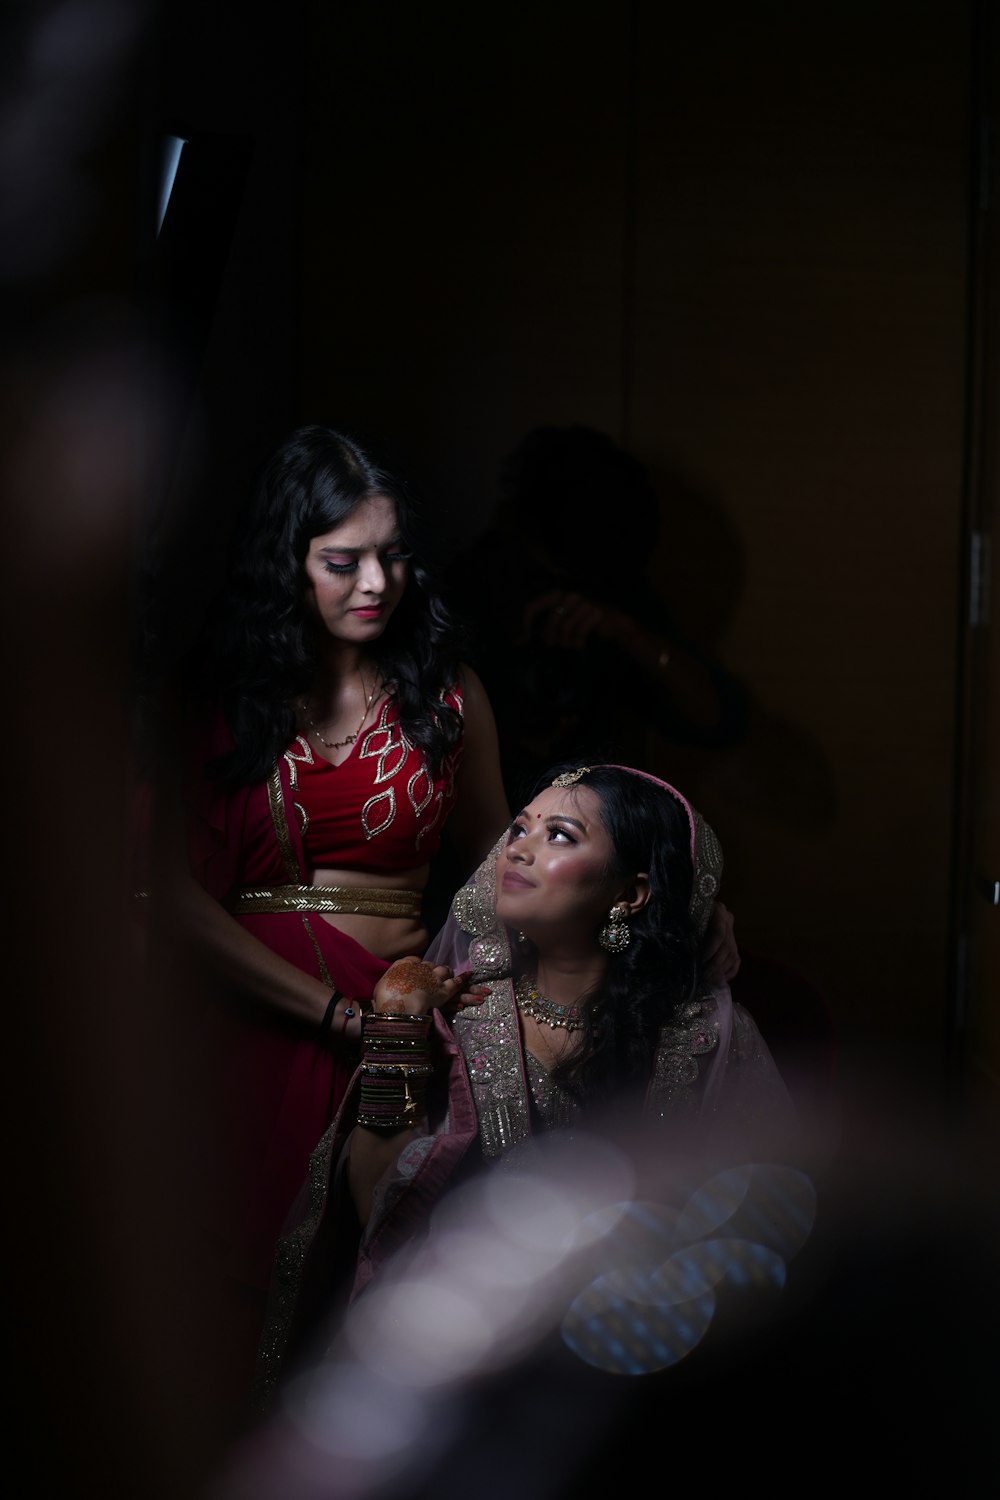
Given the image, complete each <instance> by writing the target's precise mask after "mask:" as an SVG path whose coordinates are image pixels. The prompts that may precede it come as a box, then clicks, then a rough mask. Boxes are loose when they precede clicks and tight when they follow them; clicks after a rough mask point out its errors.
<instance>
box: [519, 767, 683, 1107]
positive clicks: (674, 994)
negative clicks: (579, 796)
mask: <svg viewBox="0 0 1000 1500" xmlns="http://www.w3.org/2000/svg"><path fill="white" fill-rule="evenodd" d="M578 764H579V763H578V762H577V763H576V765H574V764H567V765H559V766H554V767H553V768H552V769H551V770H550V771H547V772H546V773H545V776H544V777H542V778H541V780H540V781H539V782H538V784H537V786H536V795H537V793H538V792H539V791H541V790H542V789H543V788H544V787H547V786H550V785H551V783H552V781H553V779H554V778H555V777H556V776H558V775H559V774H560V772H562V771H572V770H575V769H577V765H578ZM583 787H588V788H589V789H590V790H591V791H593V792H595V793H596V794H597V796H598V797H599V798H600V801H601V821H602V823H603V824H604V827H605V829H606V830H607V832H608V835H609V836H610V839H611V844H612V848H613V854H612V859H611V869H610V871H609V873H611V874H613V875H616V876H622V877H623V878H624V877H627V876H629V875H631V874H635V873H636V872H638V871H640V870H641V871H646V872H647V873H648V875H649V897H648V899H647V901H646V902H645V904H644V905H643V906H642V907H641V908H640V909H639V910H638V911H637V912H636V913H635V914H634V915H633V916H632V917H631V918H630V919H629V924H628V925H629V931H630V934H631V940H630V942H629V944H628V947H627V948H625V949H624V951H623V952H621V953H609V954H608V963H607V968H606V971H605V974H604V977H603V978H602V980H601V981H600V983H599V984H598V986H597V987H596V988H595V989H594V990H593V991H591V994H590V1004H589V1006H588V1007H587V1009H586V1011H585V1014H586V1016H587V1017H588V1024H587V1025H586V1026H585V1028H584V1030H583V1033H582V1042H581V1045H580V1047H579V1048H578V1050H577V1051H576V1053H575V1054H574V1056H573V1058H572V1060H571V1061H570V1062H568V1063H567V1064H565V1065H563V1066H562V1067H561V1068H559V1069H558V1070H557V1071H556V1074H555V1076H556V1077H557V1078H558V1080H559V1082H560V1083H562V1084H563V1085H564V1086H565V1087H566V1088H567V1089H568V1090H569V1092H570V1093H572V1094H573V1095H574V1096H575V1097H576V1098H577V1099H578V1100H579V1101H580V1102H581V1103H585V1104H587V1105H604V1104H606V1103H608V1102H610V1101H611V1100H612V1099H613V1098H620V1097H621V1094H622V1091H623V1090H624V1091H632V1092H633V1093H634V1094H635V1095H636V1097H640V1096H641V1094H642V1092H643V1091H644V1090H645V1087H646V1085H647V1084H648V1082H649V1078H650V1074H651V1071H652V1066H653V1059H654V1056H655V1053H656V1045H657V1038H658V1036H659V1032H660V1028H661V1027H662V1026H664V1025H666V1024H667V1023H669V1022H670V1021H671V1020H673V1018H674V1017H675V1016H676V1014H677V1012H678V1009H679V1007H680V1006H681V1005H683V1004H684V1003H685V1001H687V1000H689V999H690V998H691V997H692V995H693V993H694V991H695V988H696V984H697V979H698V961H697V954H698V949H699V934H698V933H697V932H696V930H695V924H694V921H693V919H692V917H691V914H690V910H689V908H690V904H691V893H692V885H693V880H694V870H693V867H692V863H691V830H690V824H689V822H688V817H687V813H686V811H685V810H684V808H683V806H682V805H681V803H680V802H678V800H677V798H676V797H674V796H673V795H672V794H671V793H670V792H668V791H667V790H666V788H665V787H661V786H658V785H657V784H656V783H655V782H653V781H649V780H647V779H646V778H645V777H643V776H636V775H634V774H632V773H630V772H629V771H627V770H624V769H621V768H619V767H616V766H595V767H594V768H593V769H592V770H588V771H587V772H586V774H585V775H584V776H583V777H582V778H581V780H580V781H578V782H576V783H575V784H574V785H573V786H572V787H570V788H569V794H570V796H572V795H573V792H574V791H576V790H577V789H579V788H583Z"/></svg>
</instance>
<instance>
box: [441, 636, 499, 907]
mask: <svg viewBox="0 0 1000 1500" xmlns="http://www.w3.org/2000/svg"><path fill="white" fill-rule="evenodd" d="M462 690H463V696H464V708H463V713H464V718H465V744H464V749H463V753H462V763H461V765H460V766H459V770H458V777H457V788H458V797H457V800H456V802H455V805H454V807H453V808H452V810H451V813H450V815H449V818H448V823H447V837H448V842H449V844H450V846H451V848H452V849H453V851H454V853H455V856H456V858H457V861H458V863H459V865H460V866H461V870H462V878H464V877H465V876H467V875H469V874H471V873H472V871H473V870H474V869H475V868H476V867H477V865H479V864H481V863H482V861H483V860H484V859H485V858H486V855H487V854H488V853H489V851H490V849H491V848H492V847H493V845H494V844H495V843H496V841H497V839H498V838H499V837H500V835H501V833H502V832H503V831H504V829H505V828H506V827H507V825H508V823H509V822H510V807H509V806H508V803H507V794H506V792H505V791H504V785H503V776H502V774H501V771H500V746H499V743H498V740H497V726H496V719H495V718H494V716H493V707H492V705H491V703H490V700H489V697H488V696H487V693H486V689H485V688H484V687H483V684H482V680H481V679H480V677H479V675H478V674H477V673H476V672H474V671H473V670H472V668H471V667H469V666H466V667H463V669H462Z"/></svg>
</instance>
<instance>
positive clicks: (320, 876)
mask: <svg viewBox="0 0 1000 1500" xmlns="http://www.w3.org/2000/svg"><path fill="white" fill-rule="evenodd" d="M429 875H430V866H429V865H421V866H420V867H419V868H418V869H416V870H402V871H395V872H393V874H391V875H387V874H385V873H384V872H383V871H380V872H379V873H378V875H375V874H373V873H372V871H371V870H314V871H313V876H312V880H311V881H310V884H311V885H318V886H324V885H345V886H356V887H362V886H363V887H365V888H366V889H369V890H373V891H422V890H423V889H424V887H425V886H426V884H427V880H428V877H429ZM318 915H319V916H321V917H322V919H323V921H324V922H329V923H330V926H331V927H336V928H337V929H338V931H340V932H345V933H346V934H347V936H348V937H352V938H353V939H354V941H355V942H356V943H360V944H361V945H362V947H364V948H367V949H368V951H369V953H375V954H377V955H378V957H379V958H384V959H386V960H387V961H389V962H390V963H391V962H392V960H393V959H396V958H409V957H411V956H416V957H418V958H422V957H423V954H424V950H425V949H426V947H427V944H428V942H429V941H430V934H429V932H428V930H427V928H426V927H425V926H424V924H423V922H422V921H421V919H420V918H419V917H369V916H355V915H354V914H353V913H349V912H320V913H318Z"/></svg>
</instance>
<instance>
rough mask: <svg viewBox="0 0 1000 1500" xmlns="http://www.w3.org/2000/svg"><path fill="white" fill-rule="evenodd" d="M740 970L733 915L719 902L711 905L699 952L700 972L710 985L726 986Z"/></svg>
mask: <svg viewBox="0 0 1000 1500" xmlns="http://www.w3.org/2000/svg"><path fill="white" fill-rule="evenodd" d="M739 968H740V953H739V949H738V948H737V946H736V938H735V936H734V935H733V914H732V912H731V911H730V910H729V908H728V906H723V904H722V902H721V901H716V902H714V903H713V905H712V914H711V916H710V917H709V919H708V931H707V932H706V933H705V941H704V943H703V945H702V950H701V972H702V975H703V977H704V978H705V979H707V980H709V981H710V982H711V983H715V984H721V983H725V984H728V983H729V982H730V980H731V979H735V978H736V975H737V974H738V973H739Z"/></svg>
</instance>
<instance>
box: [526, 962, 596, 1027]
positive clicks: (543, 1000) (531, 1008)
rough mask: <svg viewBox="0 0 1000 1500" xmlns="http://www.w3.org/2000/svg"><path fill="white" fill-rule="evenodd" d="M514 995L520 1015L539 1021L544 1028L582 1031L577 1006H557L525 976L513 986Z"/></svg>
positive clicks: (581, 1022)
mask: <svg viewBox="0 0 1000 1500" xmlns="http://www.w3.org/2000/svg"><path fill="white" fill-rule="evenodd" d="M514 994H515V996H516V997H517V1008H518V1010H519V1011H520V1012H521V1013H522V1015H525V1016H531V1018H532V1020H534V1021H541V1022H542V1024H543V1025H545V1026H552V1027H560V1026H561V1027H563V1028H565V1030H566V1031H582V1030H583V1024H584V1023H583V1019H582V1017H581V1015H580V1008H579V1005H557V1004H556V1002H555V1001H554V1000H550V999H549V998H548V997H547V996H546V995H543V994H542V992H541V990H540V989H539V988H538V986H537V985H536V984H535V983H534V981H533V980H531V979H529V978H528V976H527V974H522V975H521V977H520V979H519V980H518V981H517V983H516V984H515V986H514Z"/></svg>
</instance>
